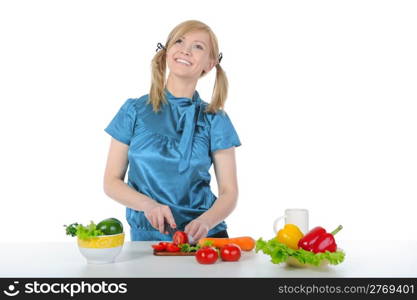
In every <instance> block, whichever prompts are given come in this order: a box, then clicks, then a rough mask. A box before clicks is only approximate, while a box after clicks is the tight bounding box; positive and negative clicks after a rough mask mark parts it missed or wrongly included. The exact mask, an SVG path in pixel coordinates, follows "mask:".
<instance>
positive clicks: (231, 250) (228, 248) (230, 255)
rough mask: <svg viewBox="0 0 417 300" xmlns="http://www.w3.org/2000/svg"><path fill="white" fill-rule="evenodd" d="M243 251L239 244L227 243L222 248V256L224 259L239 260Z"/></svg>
mask: <svg viewBox="0 0 417 300" xmlns="http://www.w3.org/2000/svg"><path fill="white" fill-rule="evenodd" d="M241 252H242V251H241V250H240V247H239V245H236V244H227V245H224V246H223V247H222V248H221V249H220V256H221V258H222V260H224V261H238V260H239V259H240V256H241Z"/></svg>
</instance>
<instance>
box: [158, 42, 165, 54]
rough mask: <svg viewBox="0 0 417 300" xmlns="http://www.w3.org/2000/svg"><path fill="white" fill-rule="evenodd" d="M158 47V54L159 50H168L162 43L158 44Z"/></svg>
mask: <svg viewBox="0 0 417 300" xmlns="http://www.w3.org/2000/svg"><path fill="white" fill-rule="evenodd" d="M156 47H157V48H156V52H158V50H162V49H164V50H166V49H165V47H164V45H162V44H161V43H158V44H157V46H156Z"/></svg>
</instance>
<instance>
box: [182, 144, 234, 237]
mask: <svg viewBox="0 0 417 300" xmlns="http://www.w3.org/2000/svg"><path fill="white" fill-rule="evenodd" d="M213 164H214V172H215V174H216V179H217V186H218V192H219V196H218V197H217V200H216V201H215V202H214V204H213V206H212V207H211V208H210V209H209V210H207V211H206V212H205V213H203V214H202V215H201V216H200V217H198V218H197V219H195V220H194V221H192V222H190V224H188V225H187V227H186V228H185V231H186V232H187V234H189V235H191V236H193V237H194V238H195V239H199V238H202V237H205V236H206V235H207V233H208V230H210V229H211V228H213V227H215V226H216V225H217V224H219V223H220V222H221V221H223V220H224V219H226V217H227V216H229V215H230V214H231V213H232V211H233V210H234V209H235V207H236V204H237V199H238V183H237V172H236V159H235V147H231V148H228V149H223V150H218V151H216V152H214V154H213ZM204 227H207V228H204Z"/></svg>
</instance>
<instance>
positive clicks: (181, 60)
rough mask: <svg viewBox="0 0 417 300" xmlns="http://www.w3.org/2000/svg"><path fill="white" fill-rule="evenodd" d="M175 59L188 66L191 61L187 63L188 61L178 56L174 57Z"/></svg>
mask: <svg viewBox="0 0 417 300" xmlns="http://www.w3.org/2000/svg"><path fill="white" fill-rule="evenodd" d="M176 61H177V62H179V63H183V64H186V65H188V66H190V65H191V63H189V62H188V61H186V60H183V59H180V58H178V59H176Z"/></svg>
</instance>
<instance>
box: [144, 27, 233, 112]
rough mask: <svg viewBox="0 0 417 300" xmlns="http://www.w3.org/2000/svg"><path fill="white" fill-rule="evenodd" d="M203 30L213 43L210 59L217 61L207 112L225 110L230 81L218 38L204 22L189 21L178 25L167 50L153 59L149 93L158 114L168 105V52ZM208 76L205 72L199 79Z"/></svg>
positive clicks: (169, 39) (167, 42)
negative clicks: (223, 66)
mask: <svg viewBox="0 0 417 300" xmlns="http://www.w3.org/2000/svg"><path fill="white" fill-rule="evenodd" d="M197 30H203V31H205V32H207V33H208V35H209V37H210V41H211V49H210V58H211V59H214V60H215V61H217V63H216V81H215V83H214V88H213V94H212V97H211V101H210V103H209V105H208V106H207V108H206V110H205V112H209V113H217V111H218V110H223V108H224V104H225V102H226V98H227V89H228V81H227V77H226V73H225V72H224V70H223V69H222V67H221V66H220V64H219V46H218V42H217V38H216V36H215V34H214V33H213V31H212V30H211V28H210V27H209V26H207V25H206V24H204V23H203V22H200V21H197V20H188V21H185V22H182V23H180V24H178V25H177V26H176V27H175V28H174V29H173V30H172V31H171V32H170V34H169V35H168V39H167V41H166V43H165V48H164V49H162V50H160V51H158V52H157V53H156V54H155V56H154V57H153V59H152V63H151V68H152V83H151V90H150V92H149V100H148V101H149V103H151V104H152V106H153V110H154V111H155V112H158V111H159V110H160V107H161V102H162V103H167V100H166V98H165V93H164V88H165V74H166V52H167V51H168V49H169V48H171V46H172V45H173V44H174V43H175V41H176V40H178V39H179V38H180V37H181V36H183V35H185V34H186V33H188V32H191V31H197ZM205 75H206V72H205V71H203V72H202V73H201V75H200V77H199V78H202V77H203V76H205Z"/></svg>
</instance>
